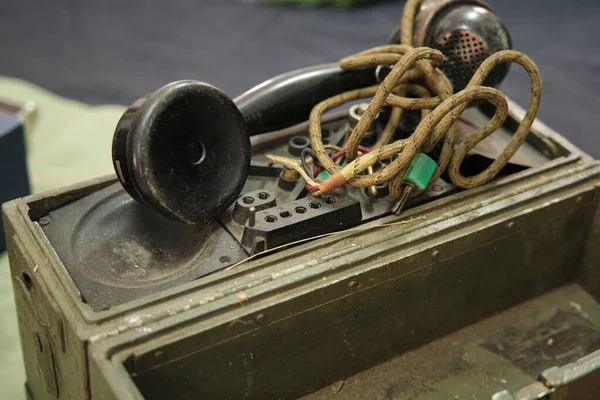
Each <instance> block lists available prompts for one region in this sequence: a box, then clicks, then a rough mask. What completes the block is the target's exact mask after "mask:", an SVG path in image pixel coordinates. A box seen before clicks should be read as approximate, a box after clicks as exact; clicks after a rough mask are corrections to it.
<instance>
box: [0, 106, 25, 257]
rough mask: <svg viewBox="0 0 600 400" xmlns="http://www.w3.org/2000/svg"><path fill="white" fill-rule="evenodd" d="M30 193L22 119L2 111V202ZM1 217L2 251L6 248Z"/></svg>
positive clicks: (0, 131)
mask: <svg viewBox="0 0 600 400" xmlns="http://www.w3.org/2000/svg"><path fill="white" fill-rule="evenodd" d="M29 193H30V188H29V177H28V175H27V163H26V160H25V131H24V130H23V124H22V122H21V120H20V119H19V118H18V117H17V116H16V115H13V114H9V113H6V112H3V111H0V204H2V203H5V202H7V201H9V200H13V199H16V198H18V197H23V196H27V195H28V194H29ZM5 239H6V238H5V233H4V225H3V224H2V219H0V253H1V252H3V251H4V250H6V240H5Z"/></svg>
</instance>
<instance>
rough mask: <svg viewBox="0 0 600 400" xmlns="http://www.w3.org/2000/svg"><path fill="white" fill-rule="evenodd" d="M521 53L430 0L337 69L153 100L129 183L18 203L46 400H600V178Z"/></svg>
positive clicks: (25, 307) (484, 12)
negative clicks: (545, 111)
mask: <svg viewBox="0 0 600 400" xmlns="http://www.w3.org/2000/svg"><path fill="white" fill-rule="evenodd" d="M511 46H512V44H511V39H510V36H509V34H508V31H507V30H506V28H505V27H504V25H503V24H502V23H501V21H500V20H499V18H498V17H497V16H496V15H495V14H494V12H493V11H492V10H491V9H490V7H489V6H488V5H486V4H485V3H483V2H481V1H479V0H473V1H468V0H456V1H447V0H443V1H442V0H426V1H412V0H409V1H408V2H407V4H406V6H405V9H404V13H403V16H402V23H401V24H400V27H399V29H398V30H397V31H396V32H394V33H393V34H392V36H391V38H390V40H389V43H388V44H384V45H382V46H379V47H376V48H373V49H369V50H366V51H363V52H360V53H357V54H355V55H352V56H350V57H347V58H345V59H343V60H341V61H340V62H339V63H335V64H325V65H321V66H316V67H311V68H306V69H302V70H298V71H293V72H290V73H287V74H283V75H280V76H278V77H275V78H273V79H271V80H269V81H267V82H265V83H263V84H261V85H259V86H257V87H255V88H253V89H251V90H249V91H248V92H246V93H244V94H242V95H241V96H239V97H237V98H236V99H231V98H229V97H228V96H226V95H225V94H224V93H222V92H221V91H220V90H219V89H217V88H215V87H214V86H211V85H210V84H207V83H203V82H200V81H192V80H187V81H178V82H173V83H171V84H169V85H166V86H164V87H162V88H160V89H158V90H156V91H155V92H153V93H150V94H148V95H146V96H144V97H142V98H140V99H139V100H137V101H136V102H135V103H134V104H133V105H131V106H130V107H129V108H128V109H127V111H126V112H125V113H124V114H123V117H122V118H121V119H120V121H119V123H118V125H117V127H116V131H115V134H114V141H113V149H112V157H113V164H114V167H115V173H116V179H115V177H114V176H111V177H107V178H100V179H97V180H94V181H90V182H85V183H82V184H79V185H75V186H73V187H70V188H66V189H61V190H58V191H54V192H52V193H45V194H41V195H34V196H30V197H26V198H24V199H18V200H15V201H13V202H11V203H8V204H7V205H6V206H5V207H4V218H5V221H6V226H7V240H8V242H9V251H10V259H11V270H12V274H13V276H14V278H15V281H14V284H15V288H16V289H15V296H16V303H17V307H18V309H19V326H20V329H21V340H22V344H23V352H24V358H25V363H26V370H27V376H28V381H27V384H26V390H27V393H28V396H29V397H30V398H31V399H35V400H38V399H52V398H60V399H63V398H65V399H67V398H69V399H81V398H91V399H141V398H146V399H162V398H182V399H196V398H231V399H238V398H240V399H241V398H244V399H249V398H256V399H266V398H297V397H301V396H307V398H314V399H320V398H335V396H343V397H341V398H352V399H354V398H356V399H365V398H414V399H429V398H452V397H454V396H460V398H463V396H465V397H464V398H469V397H468V395H471V396H478V397H476V398H491V396H492V395H493V396H494V397H493V398H494V399H511V398H513V394H514V396H516V398H520V399H521V398H522V399H539V398H551V399H563V398H564V399H571V398H572V399H575V398H577V399H583V398H590V399H592V398H596V397H593V396H594V395H595V394H594V393H597V390H599V388H600V383H599V382H600V379H595V378H594V377H596V378H597V376H598V373H599V372H598V371H600V355H599V354H598V353H593V351H594V350H596V349H598V348H600V317H599V316H600V303H598V301H599V300H600V275H599V273H598V263H599V260H600V254H598V247H597V246H595V245H594V244H595V243H596V242H597V241H598V239H599V237H598V235H599V234H600V219H599V218H600V207H599V203H598V190H599V189H598V184H599V182H600V166H599V165H598V163H597V162H596V161H594V160H592V159H591V158H590V157H589V156H587V155H585V154H584V153H582V152H581V151H580V150H579V149H577V148H575V147H574V146H573V145H571V144H570V143H568V142H567V141H566V140H565V139H564V138H562V137H560V136H559V135H558V134H557V133H555V132H553V131H552V130H551V129H549V128H547V127H546V126H544V125H543V124H542V123H541V122H539V121H537V120H536V119H535V116H536V113H537V110H538V107H539V104H540V98H541V90H542V83H541V78H540V74H539V72H538V70H537V67H536V66H535V64H534V62H533V61H532V60H531V59H530V58H529V57H527V56H526V55H525V54H523V53H520V52H517V51H514V50H511ZM511 63H516V64H519V65H518V66H517V67H523V68H524V69H525V70H526V72H527V73H528V74H529V77H530V80H531V85H532V86H531V93H530V98H529V104H528V106H527V109H526V110H524V109H522V108H520V107H519V106H517V105H516V104H514V103H512V102H511V101H510V100H508V99H506V97H505V96H504V95H502V93H501V92H500V91H498V89H497V87H498V85H499V84H500V83H501V81H502V80H503V79H504V78H505V76H506V74H507V72H508V68H509V65H510V64H511ZM340 107H342V110H341V111H339V110H340ZM572 304H576V305H577V306H572ZM540 309H543V311H539V310H540ZM499 312H502V313H501V314H499V315H494V314H496V313H499ZM586 315H587V317H586ZM479 321H481V322H479ZM507 332H509V333H510V334H507ZM548 332H555V333H554V336H556V339H555V338H554V336H553V337H546V336H547V334H548ZM556 332H558V333H556ZM572 332H578V335H579V336H578V337H577V339H576V340H572V339H569V340H567V339H564V340H562V341H560V340H561V339H559V337H560V335H563V336H565V337H566V336H569V333H572ZM448 335H451V336H448ZM545 335H546V336H545ZM550 339H552V343H554V340H556V341H557V345H556V346H554V347H552V346H551V345H548V343H549V340H550ZM559 341H560V343H559ZM515 348H519V351H513V350H514V349H515ZM522 355H526V356H522ZM521 356H522V357H521ZM579 359H580V360H579ZM577 360H579V361H577ZM573 362H574V363H575V364H572V365H571V364H569V365H567V366H565V367H563V368H562V369H558V368H555V369H551V370H548V371H545V372H543V373H542V375H541V376H540V379H539V380H538V375H539V373H541V372H542V371H544V370H546V369H547V368H549V367H553V366H555V365H563V364H567V363H573ZM506 377H510V378H511V379H510V380H509V378H506ZM523 387H525V389H523V390H520V389H522V388H523ZM496 392H498V393H496ZM517 392H518V393H517ZM494 393H496V394H494ZM573 393H586V394H587V395H589V396H592V397H589V396H588V397H581V396H582V395H579V394H577V395H574V394H573ZM382 396H384V397H382ZM385 396H387V397H385ZM428 396H429V397H428ZM448 396H452V397H448ZM482 396H485V397H482ZM536 396H537V397H536ZM544 396H546V397H544ZM560 396H562V397H560ZM569 396H571V397H569ZM573 396H579V397H573Z"/></svg>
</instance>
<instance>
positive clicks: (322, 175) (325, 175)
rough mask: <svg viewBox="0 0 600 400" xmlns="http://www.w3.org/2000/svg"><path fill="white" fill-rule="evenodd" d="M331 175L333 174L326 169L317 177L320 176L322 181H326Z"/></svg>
mask: <svg viewBox="0 0 600 400" xmlns="http://www.w3.org/2000/svg"><path fill="white" fill-rule="evenodd" d="M330 176H331V174H330V173H329V172H328V171H327V170H326V169H324V170H323V171H321V172H319V173H318V174H317V178H319V179H320V180H321V182H325V179H327V178H329V177H330Z"/></svg>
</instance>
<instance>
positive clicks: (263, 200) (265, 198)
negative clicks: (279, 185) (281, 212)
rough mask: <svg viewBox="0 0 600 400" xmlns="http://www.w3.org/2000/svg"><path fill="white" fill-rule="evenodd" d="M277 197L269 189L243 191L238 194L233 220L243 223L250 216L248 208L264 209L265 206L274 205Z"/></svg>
mask: <svg viewBox="0 0 600 400" xmlns="http://www.w3.org/2000/svg"><path fill="white" fill-rule="evenodd" d="M276 205H277V199H276V198H275V195H274V194H273V192H271V191H269V190H263V189H261V190H255V191H253V192H248V193H244V194H243V195H242V196H240V197H239V198H238V199H237V200H236V202H235V207H234V209H233V220H234V221H235V222H237V223H238V224H242V225H243V224H245V223H246V221H248V218H249V217H250V209H251V208H254V211H255V212H256V211H260V210H264V209H266V208H271V207H275V206H276Z"/></svg>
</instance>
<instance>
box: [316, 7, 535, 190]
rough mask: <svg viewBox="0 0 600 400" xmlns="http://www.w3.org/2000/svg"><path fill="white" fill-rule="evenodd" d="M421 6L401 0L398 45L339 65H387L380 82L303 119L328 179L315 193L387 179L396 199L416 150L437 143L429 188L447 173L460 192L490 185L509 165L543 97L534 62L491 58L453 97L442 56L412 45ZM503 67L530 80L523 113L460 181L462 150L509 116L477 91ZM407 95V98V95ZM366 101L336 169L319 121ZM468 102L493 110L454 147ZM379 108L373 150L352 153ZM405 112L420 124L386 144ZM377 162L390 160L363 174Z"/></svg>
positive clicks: (496, 100)
mask: <svg viewBox="0 0 600 400" xmlns="http://www.w3.org/2000/svg"><path fill="white" fill-rule="evenodd" d="M421 1H422V0H408V1H407V3H406V6H405V8H404V11H403V17H402V21H401V24H402V27H401V44H397V45H385V46H379V47H375V48H373V49H369V50H366V51H362V52H360V53H357V54H354V55H352V56H350V57H346V58H344V59H342V60H341V61H340V66H341V68H343V69H345V70H351V69H355V68H362V67H367V66H371V67H373V66H378V65H393V67H392V69H391V71H390V73H389V74H388V76H387V77H386V78H385V79H384V80H383V81H382V82H381V84H379V85H377V86H372V87H367V88H363V89H356V90H352V91H348V92H345V93H341V94H339V95H336V96H333V97H330V98H329V99H326V100H324V101H322V102H321V103H319V104H317V105H316V106H315V107H314V108H313V110H312V112H311V114H310V119H309V132H310V139H311V145H312V149H313V151H314V152H315V154H316V157H317V159H318V161H319V163H320V164H321V165H322V166H323V167H324V168H325V169H326V170H327V171H328V172H329V173H330V174H331V176H330V177H329V178H327V179H326V180H325V181H323V182H320V183H318V192H321V193H325V192H328V191H331V190H334V189H335V188H337V187H339V186H341V185H343V184H346V183H348V184H350V185H352V186H357V187H367V186H374V185H378V184H381V183H384V182H389V184H388V185H389V189H390V194H391V195H392V196H394V197H396V198H398V197H400V194H401V191H402V183H403V178H404V175H405V173H406V170H407V169H408V167H409V166H410V163H411V162H412V160H413V159H414V157H415V156H416V155H417V154H419V153H420V152H425V153H428V152H430V151H432V150H433V148H434V147H435V146H436V145H437V144H438V143H440V142H441V141H443V143H442V146H441V152H440V155H439V157H438V160H437V165H438V166H437V169H436V171H435V172H434V174H433V176H432V178H431V179H430V181H429V185H431V184H433V183H434V182H435V181H436V180H437V179H438V178H439V177H440V176H441V175H442V173H443V172H444V171H446V170H447V172H448V175H449V176H450V179H451V181H452V183H453V184H454V185H456V186H458V187H461V188H465V189H468V188H473V187H476V186H480V185H483V184H485V183H487V182H489V181H490V180H492V179H493V178H494V177H495V176H496V175H497V174H498V173H499V172H500V170H502V168H503V167H504V166H505V165H506V164H507V163H508V161H509V160H510V159H511V157H512V156H513V155H514V154H515V152H516V151H517V149H518V148H519V146H521V144H522V143H523V141H524V140H525V138H526V136H527V134H528V133H529V131H530V129H531V125H532V124H533V121H534V120H535V117H536V114H537V111H538V109H539V105H540V99H541V93H542V80H541V77H540V74H539V71H538V68H537V66H536V65H535V63H534V62H533V61H532V60H531V59H530V58H529V57H528V56H527V55H525V54H523V53H521V52H518V51H514V50H504V51H500V52H497V53H494V54H492V55H490V56H489V57H488V58H487V59H486V60H485V61H484V62H483V63H482V64H481V65H480V66H479V68H478V69H477V70H476V71H475V73H474V75H473V77H472V79H471V80H470V82H469V84H468V85H467V86H466V87H465V89H464V90H461V91H460V92H458V93H453V89H452V84H451V82H450V80H449V79H448V78H447V77H446V76H445V75H444V73H443V72H442V71H441V70H440V69H439V68H437V67H438V66H439V65H440V64H441V63H442V61H443V59H444V55H443V54H442V53H441V52H440V51H438V50H434V49H431V48H427V47H419V48H413V47H412V46H411V44H412V30H413V21H414V16H415V14H416V10H417V7H418V6H419V3H420V2H421ZM506 62H512V63H516V64H519V65H521V66H522V67H523V68H524V69H525V71H526V72H527V74H528V75H529V79H530V81H531V90H530V95H529V104H528V106H527V111H526V113H525V116H524V117H523V119H522V121H521V123H520V125H519V127H518V128H517V130H516V131H515V133H514V135H513V136H512V138H511V140H510V142H509V144H508V145H507V146H506V148H505V149H504V150H503V151H502V153H501V154H500V155H499V156H498V158H496V160H494V161H493V162H492V164H491V165H489V166H488V167H487V168H486V169H485V170H484V171H482V172H480V173H478V174H477V175H474V176H464V175H463V174H462V173H461V171H460V167H461V164H462V163H463V161H464V159H465V158H466V156H467V154H468V153H469V151H470V150H471V149H473V148H474V147H475V146H476V145H477V144H478V143H479V142H481V141H482V140H484V139H485V138H486V137H488V136H490V135H491V134H493V133H494V132H495V131H496V130H497V129H498V128H499V127H500V126H501V125H502V124H503V123H504V121H505V120H506V118H507V116H508V102H507V100H506V97H505V96H504V95H503V94H502V93H501V92H500V91H498V90H497V89H494V88H490V87H487V86H483V82H484V81H485V79H486V77H487V76H488V75H489V73H490V72H491V71H492V70H493V69H494V67H496V66H497V65H499V64H502V63H506ZM408 95H410V96H413V97H407V96H408ZM365 98H372V99H371V101H370V103H369V106H368V107H367V109H366V110H365V112H364V113H363V114H362V115H361V118H360V120H359V121H358V123H357V124H356V126H355V127H354V129H353V130H352V132H351V133H350V135H349V137H348V140H347V142H346V143H345V145H344V146H343V147H344V148H345V150H346V157H347V159H348V160H349V163H348V164H346V165H345V166H343V167H340V166H339V165H338V164H337V163H335V162H334V161H332V160H331V159H330V157H329V155H328V154H327V151H326V149H325V147H324V144H323V137H322V132H321V122H320V121H321V116H322V115H323V113H325V112H326V111H328V110H330V109H332V108H335V107H337V106H340V105H342V104H345V103H347V102H350V101H354V100H358V99H365ZM475 100H479V101H481V100H484V101H488V102H490V103H492V104H493V105H494V106H495V108H496V110H495V113H494V116H493V117H492V118H491V119H490V121H489V122H488V123H487V124H486V125H485V126H483V127H481V128H480V129H478V130H477V131H476V132H475V133H473V134H472V135H471V136H469V138H467V139H466V140H465V141H463V142H462V143H461V144H460V145H459V146H458V148H456V149H455V142H456V138H457V135H458V124H457V121H458V118H459V117H460V115H461V114H462V113H463V112H464V110H465V109H466V108H467V107H468V106H469V104H470V103H471V102H473V101H475ZM384 106H390V107H391V113H390V118H389V121H388V122H387V124H386V126H385V127H384V129H383V131H382V133H381V135H380V137H379V139H378V141H377V142H376V143H375V145H374V146H373V148H372V151H371V152H369V153H364V154H362V155H360V156H359V155H358V146H359V145H360V143H361V140H362V139H363V137H364V135H365V134H366V133H367V130H368V128H369V127H370V126H371V124H372V123H373V121H374V120H375V118H376V116H377V115H378V113H379V112H380V110H381V108H382V107H384ZM404 110H421V116H422V118H421V122H420V123H419V125H418V126H417V128H416V129H415V131H414V132H413V134H412V135H411V136H410V137H408V138H407V139H402V140H396V141H392V140H393V136H394V133H395V132H396V128H397V127H398V125H399V123H400V120H401V118H402V113H403V111H404ZM384 160H390V161H389V162H388V163H387V164H386V165H385V166H384V167H382V168H380V169H378V170H376V171H374V172H373V173H372V174H366V175H365V174H364V172H365V171H366V170H367V169H369V167H373V166H374V165H375V164H377V163H380V162H382V161H384ZM417 194H418V193H417Z"/></svg>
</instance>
